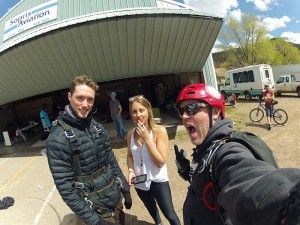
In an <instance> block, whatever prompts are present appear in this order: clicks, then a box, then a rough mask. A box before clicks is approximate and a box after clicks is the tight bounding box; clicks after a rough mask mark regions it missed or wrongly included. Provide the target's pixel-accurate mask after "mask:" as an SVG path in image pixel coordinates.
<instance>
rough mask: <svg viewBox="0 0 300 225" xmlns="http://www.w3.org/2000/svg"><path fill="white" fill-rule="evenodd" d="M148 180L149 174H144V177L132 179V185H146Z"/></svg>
mask: <svg viewBox="0 0 300 225" xmlns="http://www.w3.org/2000/svg"><path fill="white" fill-rule="evenodd" d="M146 180H147V174H143V175H139V176H135V177H133V178H132V179H131V183H132V184H140V183H144V182H146Z"/></svg>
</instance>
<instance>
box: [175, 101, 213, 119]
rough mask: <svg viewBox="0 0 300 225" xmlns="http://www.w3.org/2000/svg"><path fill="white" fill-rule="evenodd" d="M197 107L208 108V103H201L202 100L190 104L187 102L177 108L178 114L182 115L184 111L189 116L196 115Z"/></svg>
mask: <svg viewBox="0 0 300 225" xmlns="http://www.w3.org/2000/svg"><path fill="white" fill-rule="evenodd" d="M198 107H201V108H208V104H206V103H203V102H198V103H191V104H188V105H186V106H184V107H179V108H178V113H179V116H180V117H182V116H183V114H184V113H185V112H186V113H187V114H188V115H189V116H193V115H196V114H197V113H198V112H199V110H198Z"/></svg>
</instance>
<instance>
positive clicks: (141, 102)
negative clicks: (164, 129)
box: [129, 95, 157, 131]
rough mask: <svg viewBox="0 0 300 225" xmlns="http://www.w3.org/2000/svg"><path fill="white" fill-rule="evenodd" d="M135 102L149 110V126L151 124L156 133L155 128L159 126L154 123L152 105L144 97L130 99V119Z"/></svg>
mask: <svg viewBox="0 0 300 225" xmlns="http://www.w3.org/2000/svg"><path fill="white" fill-rule="evenodd" d="M133 102H138V103H140V104H141V105H142V106H144V107H145V108H146V109H147V111H148V124H149V127H150V129H151V130H153V131H154V130H155V128H156V127H157V125H156V124H155V123H154V120H153V111H152V106H151V103H150V102H149V101H148V100H147V99H146V98H145V97H144V96H143V95H136V96H133V97H131V98H129V112H130V117H131V110H132V104H133Z"/></svg>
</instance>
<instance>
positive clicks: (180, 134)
mask: <svg viewBox="0 0 300 225" xmlns="http://www.w3.org/2000/svg"><path fill="white" fill-rule="evenodd" d="M187 138H189V136H188V134H187V132H186V131H179V132H177V134H176V140H178V141H182V140H185V139H187Z"/></svg>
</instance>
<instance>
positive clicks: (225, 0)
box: [184, 0, 239, 17]
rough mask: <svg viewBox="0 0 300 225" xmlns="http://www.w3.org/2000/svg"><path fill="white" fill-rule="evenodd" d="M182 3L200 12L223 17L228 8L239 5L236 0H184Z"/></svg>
mask: <svg viewBox="0 0 300 225" xmlns="http://www.w3.org/2000/svg"><path fill="white" fill-rule="evenodd" d="M184 3H185V4H186V5H189V6H192V7H194V8H196V9H198V10H199V11H200V12H203V13H207V14H210V15H215V16H219V17H225V16H226V15H227V12H228V11H229V10H231V9H232V8H237V7H238V5H239V4H238V1H237V0H185V1H184Z"/></svg>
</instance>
